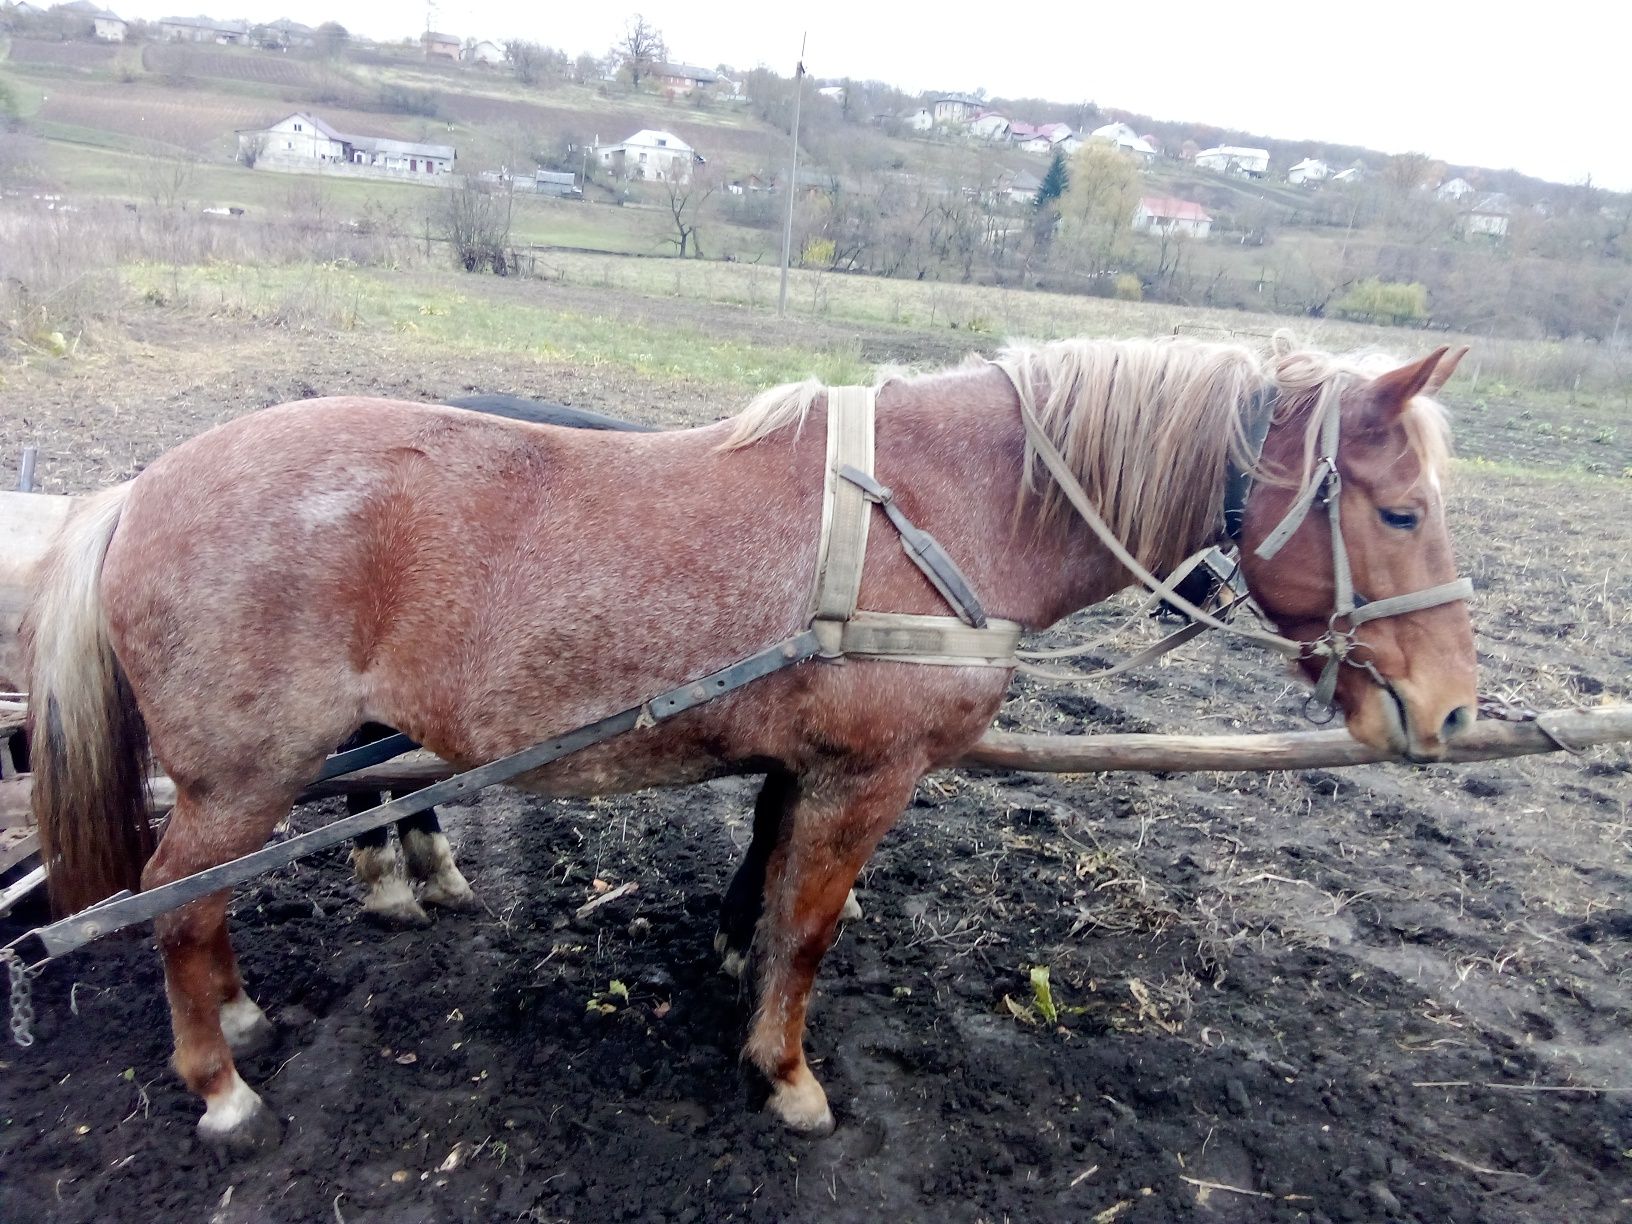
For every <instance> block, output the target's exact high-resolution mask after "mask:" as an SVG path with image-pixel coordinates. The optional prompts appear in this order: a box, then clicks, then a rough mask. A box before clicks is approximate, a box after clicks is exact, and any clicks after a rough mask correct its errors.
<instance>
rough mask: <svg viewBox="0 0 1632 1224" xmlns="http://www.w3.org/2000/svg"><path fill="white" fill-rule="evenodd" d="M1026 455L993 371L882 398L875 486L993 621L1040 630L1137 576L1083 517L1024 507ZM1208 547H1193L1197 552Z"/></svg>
mask: <svg viewBox="0 0 1632 1224" xmlns="http://www.w3.org/2000/svg"><path fill="white" fill-rule="evenodd" d="M1024 457H1025V430H1024V428H1023V426H1022V425H1021V422H1020V415H1019V410H1018V407H1017V405H1016V401H1015V396H1014V390H1013V388H1012V387H1011V386H1010V384H1009V381H1008V377H1007V376H1006V375H1005V374H1004V373H1003V372H1002V371H1001V370H999V369H997V368H996V367H995V366H988V367H986V368H984V369H978V370H973V371H960V372H957V373H955V374H948V375H946V376H943V377H939V378H928V379H922V380H918V381H915V382H912V383H907V384H899V383H898V384H891V385H889V386H887V387H885V388H884V390H883V391H881V392H880V400H879V413H878V452H877V464H876V468H877V471H878V475H879V478H880V479H881V480H883V481H884V483H885V484H888V485H890V486H892V487H893V488H894V489H895V490H896V491H897V496H898V497H899V498H900V499H901V501H902V503H903V508H904V509H906V510H907V512H908V514H909V515H910V516H911V517H913V518H914V519H915V520H916V521H917V522H918V523H919V525H920V526H922V527H923V528H924V529H925V530H927V531H929V532H930V533H931V534H933V535H934V536H935V537H936V538H937V539H938V540H939V541H940V542H941V544H942V545H943V546H944V547H945V548H946V550H947V552H948V553H950V554H951V555H952V557H953V558H954V560H956V561H957V563H958V565H959V567H960V568H961V569H962V570H963V571H964V573H965V575H966V576H967V577H968V578H969V581H970V584H971V585H972V586H973V587H974V589H975V592H976V593H977V594H978V595H979V596H980V599H981V601H982V603H983V604H984V605H985V608H986V610H987V612H988V613H989V614H991V615H993V616H1001V617H1004V618H1006V619H1008V620H1013V621H1018V622H1019V623H1020V624H1022V625H1024V626H1026V627H1027V628H1033V629H1036V628H1043V627H1046V626H1048V625H1052V624H1053V623H1054V622H1055V621H1057V620H1059V619H1060V618H1061V617H1064V616H1068V615H1069V614H1071V613H1072V612H1076V611H1078V610H1080V609H1082V608H1086V607H1089V606H1090V605H1092V604H1096V603H1098V602H1099V601H1100V600H1102V599H1105V598H1106V597H1108V596H1110V595H1113V594H1115V593H1116V592H1117V591H1119V590H1121V589H1122V588H1123V587H1125V586H1127V585H1128V584H1129V582H1130V581H1131V579H1130V578H1129V575H1128V574H1127V572H1126V571H1125V570H1124V569H1123V568H1122V567H1121V566H1120V565H1118V564H1117V563H1116V562H1115V561H1114V560H1113V559H1112V558H1111V556H1110V554H1109V553H1108V552H1107V551H1106V549H1105V547H1104V545H1102V544H1101V543H1100V542H1099V541H1098V539H1097V538H1096V537H1095V536H1094V535H1093V533H1092V531H1091V530H1090V529H1089V527H1088V526H1087V524H1086V523H1084V522H1083V521H1082V520H1081V518H1079V517H1078V516H1077V515H1076V513H1075V512H1068V513H1067V514H1066V515H1065V516H1063V517H1062V518H1060V519H1058V520H1056V521H1054V522H1051V523H1046V524H1045V523H1042V522H1041V521H1039V518H1038V516H1037V511H1038V509H1039V504H1040V503H1039V502H1038V500H1037V499H1036V498H1035V497H1030V496H1028V497H1027V498H1026V499H1025V501H1024V502H1021V503H1019V505H1018V509H1017V504H1016V494H1017V491H1018V489H1019V486H1020V480H1021V467H1022V463H1023V461H1024ZM1039 479H1040V480H1048V479H1049V477H1048V475H1047V474H1046V473H1042V474H1040V476H1039ZM1206 543H1207V541H1206V540H1195V541H1186V544H1187V546H1188V551H1192V552H1193V551H1195V550H1196V549H1199V548H1201V547H1202V546H1203V545H1205V544H1206ZM901 610H909V609H905V608H903V609H901ZM911 610H917V609H911ZM933 610H936V611H944V608H940V607H936V608H934V609H933Z"/></svg>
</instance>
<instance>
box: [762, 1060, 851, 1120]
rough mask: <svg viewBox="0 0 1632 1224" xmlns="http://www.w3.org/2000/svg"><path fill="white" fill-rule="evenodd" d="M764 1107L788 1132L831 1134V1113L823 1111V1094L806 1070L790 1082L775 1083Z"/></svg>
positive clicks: (825, 1106)
mask: <svg viewBox="0 0 1632 1224" xmlns="http://www.w3.org/2000/svg"><path fill="white" fill-rule="evenodd" d="M765 1107H766V1108H767V1109H769V1110H770V1111H771V1112H772V1113H773V1114H775V1115H776V1116H777V1117H778V1118H779V1119H781V1121H782V1124H783V1125H784V1126H786V1127H787V1128H788V1129H789V1130H793V1131H798V1132H799V1133H800V1134H801V1135H831V1134H832V1133H833V1128H834V1126H835V1123H834V1121H833V1111H832V1110H831V1109H829V1108H828V1107H827V1093H825V1092H823V1091H822V1086H821V1085H820V1084H819V1083H817V1082H816V1077H815V1076H814V1075H812V1074H811V1073H810V1068H808V1067H801V1068H800V1071H799V1072H798V1073H797V1074H796V1075H795V1076H794V1078H793V1079H792V1080H783V1081H779V1082H778V1083H777V1085H776V1087H775V1088H773V1089H772V1090H771V1099H770V1100H769V1101H768V1102H766V1106H765Z"/></svg>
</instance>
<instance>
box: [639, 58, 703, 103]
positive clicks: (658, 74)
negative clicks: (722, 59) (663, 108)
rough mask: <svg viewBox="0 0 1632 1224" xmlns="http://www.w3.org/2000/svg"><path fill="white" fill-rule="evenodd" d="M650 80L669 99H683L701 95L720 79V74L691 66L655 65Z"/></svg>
mask: <svg viewBox="0 0 1632 1224" xmlns="http://www.w3.org/2000/svg"><path fill="white" fill-rule="evenodd" d="M651 75H652V79H653V80H655V81H656V82H657V85H658V88H659V89H661V90H662V91H663V92H664V93H666V94H668V95H669V96H670V97H671V98H683V97H686V96H688V95H690V94H694V93H701V92H702V91H703V90H706V89H707V88H708V87H709V86H710V85H712V84H714V83H715V82H716V81H718V80H719V79H720V74H719V73H717V72H714V71H713V70H712V69H708V68H698V67H696V66H695V65H693V64H657V65H654V66H653V68H652V74H651Z"/></svg>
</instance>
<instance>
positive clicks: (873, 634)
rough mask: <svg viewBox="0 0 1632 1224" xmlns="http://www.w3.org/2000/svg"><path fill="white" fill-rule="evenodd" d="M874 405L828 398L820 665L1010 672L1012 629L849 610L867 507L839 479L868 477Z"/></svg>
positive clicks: (1015, 632) (837, 391)
mask: <svg viewBox="0 0 1632 1224" xmlns="http://www.w3.org/2000/svg"><path fill="white" fill-rule="evenodd" d="M873 403H874V391H873V389H872V388H871V387H829V388H828V391H827V471H826V476H825V480H824V483H823V486H822V530H821V537H820V542H819V543H818V545H817V553H816V589H815V590H814V591H813V592H812V593H811V601H810V608H811V620H810V627H811V629H812V630H814V631H815V633H816V636H817V639H818V640H819V641H820V642H821V644H822V652H821V655H820V657H821V658H825V659H840V658H844V657H846V656H854V657H857V658H868V659H880V660H886V661H889V662H895V663H929V664H939V665H942V666H947V667H1004V668H1012V667H1013V666H1014V664H1015V658H1014V652H1015V649H1016V647H1017V646H1018V645H1019V642H1020V632H1021V630H1020V626H1019V625H1018V624H1016V623H1015V622H1013V621H1006V620H996V619H988V620H987V622H986V625H985V627H984V628H978V629H977V628H975V627H974V626H972V625H966V624H964V623H963V621H961V620H959V619H958V618H957V617H955V616H917V615H912V614H909V613H905V612H858V611H857V610H856V601H857V599H858V598H859V596H860V592H861V570H862V565H863V563H864V562H865V561H866V559H867V527H868V524H869V522H870V521H871V519H872V514H873V502H872V501H871V500H869V498H868V497H867V495H866V493H865V492H864V491H863V490H862V488H861V487H860V486H859V485H856V484H855V483H853V482H852V481H850V480H845V479H843V478H841V477H840V476H839V472H840V470H841V469H842V468H845V467H852V468H855V469H856V470H857V471H860V472H862V473H864V474H866V475H867V476H872V475H873Z"/></svg>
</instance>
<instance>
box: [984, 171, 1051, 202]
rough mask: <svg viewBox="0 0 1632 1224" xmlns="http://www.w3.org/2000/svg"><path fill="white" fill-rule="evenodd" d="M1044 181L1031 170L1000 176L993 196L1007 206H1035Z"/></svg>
mask: <svg viewBox="0 0 1632 1224" xmlns="http://www.w3.org/2000/svg"><path fill="white" fill-rule="evenodd" d="M1042 186H1043V180H1042V179H1040V178H1038V177H1037V176H1036V175H1035V174H1033V173H1032V172H1031V171H1030V170H1012V171H1006V172H1004V173H1003V174H1000V175H998V178H997V183H996V185H995V186H994V187H993V189H992V195H993V196H994V197H995V198H996V199H997V200H999V201H1001V202H1003V203H1005V204H1035V203H1036V202H1037V192H1038V191H1039V190H1041V188H1042Z"/></svg>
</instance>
